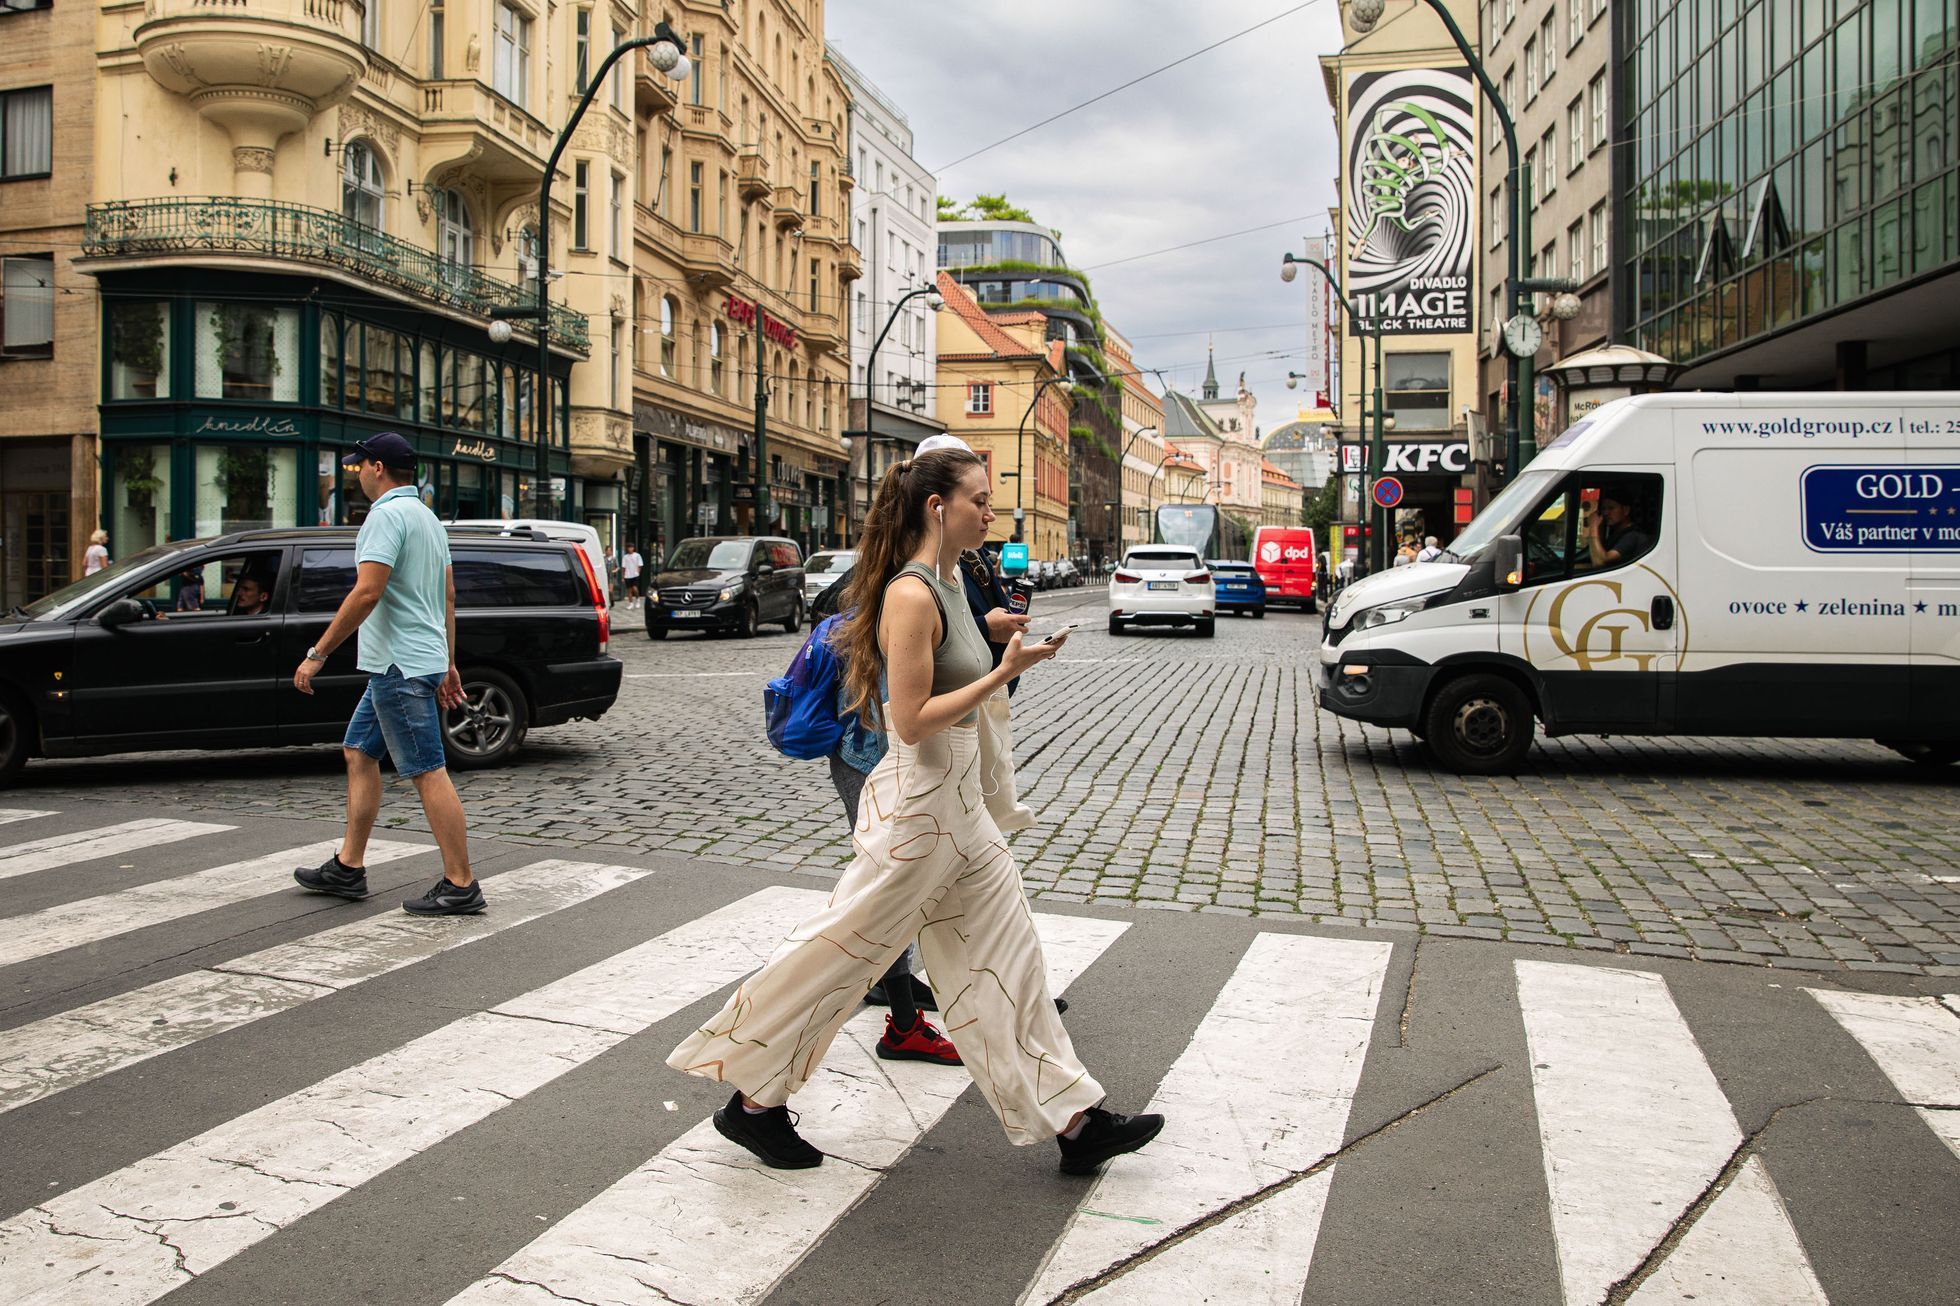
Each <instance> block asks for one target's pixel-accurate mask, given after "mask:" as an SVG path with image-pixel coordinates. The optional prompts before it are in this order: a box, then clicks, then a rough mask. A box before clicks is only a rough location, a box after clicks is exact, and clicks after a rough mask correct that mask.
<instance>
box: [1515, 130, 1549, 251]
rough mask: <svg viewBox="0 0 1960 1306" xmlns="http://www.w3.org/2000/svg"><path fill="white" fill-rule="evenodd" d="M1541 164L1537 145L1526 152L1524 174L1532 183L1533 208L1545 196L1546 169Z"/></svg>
mask: <svg viewBox="0 0 1960 1306" xmlns="http://www.w3.org/2000/svg"><path fill="white" fill-rule="evenodd" d="M1540 164H1541V160H1540V158H1539V154H1538V147H1537V146H1536V145H1534V146H1532V147H1531V148H1530V149H1528V150H1526V151H1525V152H1524V175H1525V180H1526V181H1528V182H1530V183H1531V206H1532V207H1533V208H1537V207H1538V202H1539V201H1540V200H1542V199H1544V198H1545V183H1544V169H1543V168H1542V167H1541V166H1540ZM1505 234H1506V235H1509V234H1510V233H1508V232H1506V233H1505Z"/></svg>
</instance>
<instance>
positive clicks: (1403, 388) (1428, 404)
mask: <svg viewBox="0 0 1960 1306" xmlns="http://www.w3.org/2000/svg"><path fill="white" fill-rule="evenodd" d="M1382 375H1383V378H1384V384H1383V390H1384V392H1385V395H1386V398H1387V401H1388V411H1389V413H1390V415H1392V416H1393V417H1394V418H1395V429H1396V430H1397V431H1398V432H1401V431H1446V430H1448V429H1449V426H1450V356H1449V355H1448V354H1447V353H1435V354H1389V355H1388V356H1387V357H1385V358H1384V359H1383V360H1382Z"/></svg>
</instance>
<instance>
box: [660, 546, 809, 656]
mask: <svg viewBox="0 0 1960 1306" xmlns="http://www.w3.org/2000/svg"><path fill="white" fill-rule="evenodd" d="M646 618H647V638H648V639H665V638H667V632H668V631H670V630H705V631H714V632H716V633H717V634H727V635H740V636H743V637H747V636H749V635H753V634H755V629H756V627H757V626H760V625H762V624H763V623H764V622H780V623H782V627H783V629H784V630H787V631H792V632H794V631H797V630H800V629H802V626H803V554H802V552H801V551H800V550H798V549H797V547H796V541H794V540H785V539H777V538H775V537H773V536H768V535H718V536H716V535H704V536H701V537H698V538H696V539H691V540H682V541H681V542H680V543H679V544H677V545H675V546H674V551H673V553H672V554H671V555H669V556H668V558H667V565H666V566H665V567H663V568H661V569H660V570H659V571H658V572H656V573H655V574H654V576H653V579H652V580H651V581H650V582H648V584H647V600H646Z"/></svg>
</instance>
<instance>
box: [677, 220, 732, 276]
mask: <svg viewBox="0 0 1960 1306" xmlns="http://www.w3.org/2000/svg"><path fill="white" fill-rule="evenodd" d="M681 264H682V266H684V267H686V268H687V272H688V276H689V277H691V278H693V277H698V278H700V280H701V281H702V283H703V284H705V285H706V286H708V287H709V288H710V289H716V290H718V289H720V288H721V287H723V286H729V285H733V284H734V283H735V250H734V248H733V247H732V246H731V245H729V243H728V241H727V240H726V239H724V238H723V237H721V236H710V235H707V234H706V233H704V232H695V231H690V232H688V233H686V234H685V235H683V236H682V237H681Z"/></svg>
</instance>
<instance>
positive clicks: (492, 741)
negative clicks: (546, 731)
mask: <svg viewBox="0 0 1960 1306" xmlns="http://www.w3.org/2000/svg"><path fill="white" fill-rule="evenodd" d="M529 728H530V711H529V709H528V708H527V707H526V705H525V702H524V691H523V690H521V689H519V688H518V687H517V682H516V681H514V680H512V679H511V678H510V677H509V676H506V675H505V674H504V673H503V672H501V671H491V670H488V669H484V670H477V671H465V672H464V673H463V705H462V706H461V707H458V708H452V709H450V711H449V712H448V713H446V714H445V716H444V720H443V727H442V743H443V749H444V751H445V752H446V753H447V754H448V755H449V765H451V766H453V767H455V768H456V769H457V770H459V771H467V770H473V769H475V768H478V767H485V766H498V765H501V764H502V763H504V762H507V761H509V760H510V756H511V754H513V753H515V752H516V751H517V749H518V746H519V745H521V744H522V743H523V742H524V735H525V732H526V731H527V730H528V729H529Z"/></svg>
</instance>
